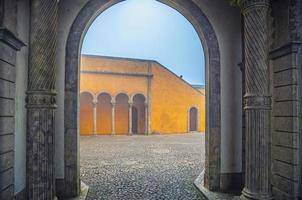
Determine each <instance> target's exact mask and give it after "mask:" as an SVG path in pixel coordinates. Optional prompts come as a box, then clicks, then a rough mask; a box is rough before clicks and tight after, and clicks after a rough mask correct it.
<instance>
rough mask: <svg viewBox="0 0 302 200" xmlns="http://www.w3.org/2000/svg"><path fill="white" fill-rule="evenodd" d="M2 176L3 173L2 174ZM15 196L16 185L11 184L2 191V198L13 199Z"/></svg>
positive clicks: (0, 195) (5, 199) (0, 196)
mask: <svg viewBox="0 0 302 200" xmlns="http://www.w3.org/2000/svg"><path fill="white" fill-rule="evenodd" d="M0 176H1V175H0ZM13 197H14V187H13V186H12V185H11V186H9V187H7V188H5V189H3V190H2V191H1V192H0V199H1V200H12V199H13Z"/></svg>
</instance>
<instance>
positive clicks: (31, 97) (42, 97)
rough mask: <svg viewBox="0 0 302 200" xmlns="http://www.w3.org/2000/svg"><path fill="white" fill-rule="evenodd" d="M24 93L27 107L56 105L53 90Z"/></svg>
mask: <svg viewBox="0 0 302 200" xmlns="http://www.w3.org/2000/svg"><path fill="white" fill-rule="evenodd" d="M26 94H27V96H26V99H25V102H26V108H28V109H35V108H36V109H40V108H50V109H55V108H56V107H57V106H56V98H55V97H56V95H57V93H56V92H55V91H43V90H41V91H27V92H26Z"/></svg>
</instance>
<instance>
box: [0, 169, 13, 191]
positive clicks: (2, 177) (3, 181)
mask: <svg viewBox="0 0 302 200" xmlns="http://www.w3.org/2000/svg"><path fill="white" fill-rule="evenodd" d="M13 183H14V169H13V168H10V169H9V170H6V171H4V172H1V173H0V190H3V189H5V188H7V187H8V186H10V185H11V184H13Z"/></svg>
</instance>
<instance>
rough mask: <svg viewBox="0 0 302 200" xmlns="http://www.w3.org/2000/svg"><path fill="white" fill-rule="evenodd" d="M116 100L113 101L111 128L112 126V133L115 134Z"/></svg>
mask: <svg viewBox="0 0 302 200" xmlns="http://www.w3.org/2000/svg"><path fill="white" fill-rule="evenodd" d="M115 105H116V103H115V101H111V128H112V133H111V134H112V135H115Z"/></svg>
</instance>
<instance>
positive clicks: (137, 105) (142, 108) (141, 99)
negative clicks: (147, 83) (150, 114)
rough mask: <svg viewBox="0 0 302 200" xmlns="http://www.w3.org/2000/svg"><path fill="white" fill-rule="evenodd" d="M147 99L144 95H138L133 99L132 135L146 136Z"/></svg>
mask: <svg viewBox="0 0 302 200" xmlns="http://www.w3.org/2000/svg"><path fill="white" fill-rule="evenodd" d="M145 101H146V98H145V96H144V95H142V94H136V95H135V96H134V97H133V108H132V133H134V134H146V133H147V129H146V120H147V117H146V114H147V111H146V102H145Z"/></svg>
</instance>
